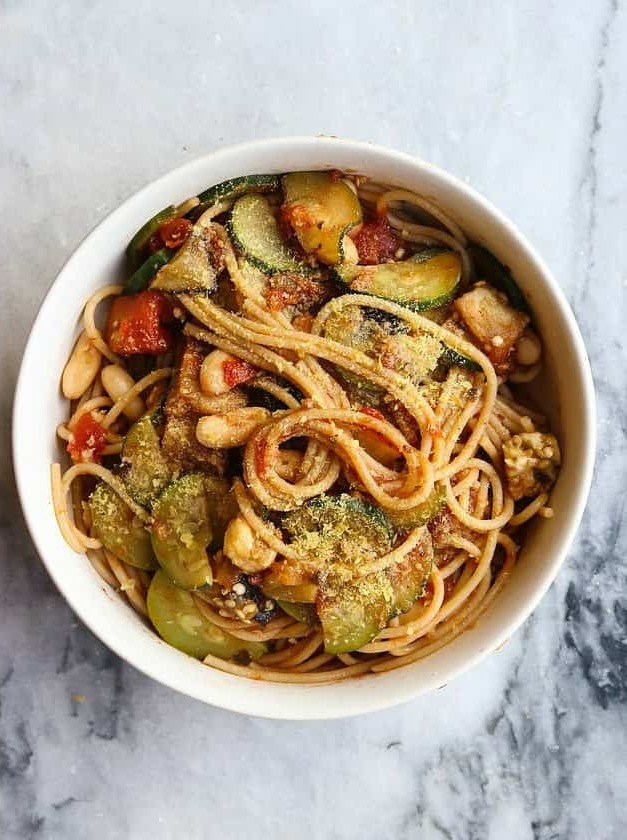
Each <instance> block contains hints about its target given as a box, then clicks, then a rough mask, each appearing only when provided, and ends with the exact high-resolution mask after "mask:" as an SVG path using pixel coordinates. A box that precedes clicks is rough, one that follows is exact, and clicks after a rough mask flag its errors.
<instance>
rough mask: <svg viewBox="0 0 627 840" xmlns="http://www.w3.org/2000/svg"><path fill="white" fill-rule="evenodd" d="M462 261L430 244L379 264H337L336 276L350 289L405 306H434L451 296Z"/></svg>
mask: <svg viewBox="0 0 627 840" xmlns="http://www.w3.org/2000/svg"><path fill="white" fill-rule="evenodd" d="M461 272H462V262H461V258H460V256H459V254H458V253H457V252H456V251H442V250H438V249H434V248H430V249H427V250H425V251H420V252H419V253H418V254H415V255H414V256H413V257H410V258H409V259H408V260H403V261H402V262H395V263H381V264H380V265H367V266H364V265H346V264H345V265H341V266H339V267H338V268H336V270H335V273H336V275H337V277H338V278H339V279H340V280H341V281H342V282H343V283H345V284H346V285H347V286H348V287H349V288H350V290H351V291H352V292H361V293H363V294H368V295H374V296H375V297H381V298H385V299H386V300H393V301H396V302H397V303H400V304H402V305H403V306H407V307H408V308H409V309H413V310H415V311H421V310H423V309H435V308H436V307H438V306H441V305H442V304H443V303H446V302H447V301H449V300H451V299H452V298H453V297H454V295H455V291H456V290H457V287H458V285H459V281H460V279H461Z"/></svg>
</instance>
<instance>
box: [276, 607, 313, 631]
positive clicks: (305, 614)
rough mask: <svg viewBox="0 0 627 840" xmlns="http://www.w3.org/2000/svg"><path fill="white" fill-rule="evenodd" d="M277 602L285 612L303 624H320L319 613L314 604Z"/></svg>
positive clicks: (311, 625)
mask: <svg viewBox="0 0 627 840" xmlns="http://www.w3.org/2000/svg"><path fill="white" fill-rule="evenodd" d="M277 604H278V605H279V607H281V609H282V610H283V612H284V613H286V614H287V615H289V616H290V617H291V618H295V619H296V621H300V623H301V624H308V625H309V626H310V627H313V626H314V625H315V624H318V614H317V612H316V609H315V607H314V606H313V604H299V603H293V602H292V601H277Z"/></svg>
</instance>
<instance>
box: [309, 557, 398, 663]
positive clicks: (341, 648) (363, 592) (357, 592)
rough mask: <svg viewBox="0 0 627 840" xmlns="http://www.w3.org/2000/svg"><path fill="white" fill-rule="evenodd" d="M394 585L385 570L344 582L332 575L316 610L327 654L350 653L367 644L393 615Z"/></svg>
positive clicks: (322, 586) (322, 588) (322, 591)
mask: <svg viewBox="0 0 627 840" xmlns="http://www.w3.org/2000/svg"><path fill="white" fill-rule="evenodd" d="M392 601H393V593H392V584H391V583H390V580H389V578H388V576H387V575H386V574H385V572H379V573H377V574H374V575H368V576H367V577H363V578H353V579H352V580H349V581H345V580H343V579H342V576H340V577H339V578H336V577H335V576H334V575H329V576H328V577H327V578H326V580H325V581H324V583H323V584H322V585H321V587H320V596H319V598H318V601H317V603H316V609H317V612H318V617H319V619H320V623H321V624H322V636H323V639H324V649H325V652H326V653H335V654H337V653H350V651H353V650H358V649H359V648H360V647H363V645H365V644H368V642H369V641H371V639H373V638H374V636H376V635H377V633H378V632H379V630H381V629H383V627H385V625H386V624H387V622H388V619H389V617H390V611H391V608H392Z"/></svg>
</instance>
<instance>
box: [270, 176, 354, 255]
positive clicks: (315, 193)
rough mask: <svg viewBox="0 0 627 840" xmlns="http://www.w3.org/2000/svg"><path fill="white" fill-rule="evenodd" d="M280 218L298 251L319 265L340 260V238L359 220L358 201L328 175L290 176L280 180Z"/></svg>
mask: <svg viewBox="0 0 627 840" xmlns="http://www.w3.org/2000/svg"><path fill="white" fill-rule="evenodd" d="M283 190H284V192H285V203H284V205H283V208H282V214H283V218H284V219H285V220H286V221H287V222H288V223H289V225H290V226H291V227H292V229H293V230H294V233H295V234H296V238H297V239H298V241H299V242H300V245H301V247H302V248H303V250H304V251H306V252H307V253H308V254H312V255H313V256H315V257H316V259H318V260H319V261H320V262H322V263H326V264H327V265H337V264H338V263H340V262H342V260H343V259H344V250H343V238H344V236H345V235H346V234H347V233H348V231H349V230H351V228H353V227H355V225H357V224H359V223H360V222H361V219H362V213H361V205H360V203H359V199H358V198H357V196H356V195H355V193H354V192H353V191H352V190H351V188H350V187H349V186H348V184H346V183H345V182H344V181H342V180H340V179H337V178H334V177H333V176H332V175H331V174H330V173H329V172H293V173H291V174H290V175H285V176H284V178H283Z"/></svg>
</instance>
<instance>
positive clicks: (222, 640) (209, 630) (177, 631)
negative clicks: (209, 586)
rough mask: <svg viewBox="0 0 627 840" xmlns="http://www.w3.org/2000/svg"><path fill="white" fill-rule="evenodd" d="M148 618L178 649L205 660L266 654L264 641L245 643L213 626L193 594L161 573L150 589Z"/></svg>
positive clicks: (157, 574) (170, 643)
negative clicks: (212, 657) (215, 657)
mask: <svg viewBox="0 0 627 840" xmlns="http://www.w3.org/2000/svg"><path fill="white" fill-rule="evenodd" d="M146 603H147V606H148V615H149V617H150V620H151V621H152V623H153V625H154V626H155V629H156V630H157V632H158V633H159V635H160V636H161V638H162V639H163V640H164V641H166V642H167V643H168V644H169V645H172V646H173V647H175V648H177V650H180V651H182V652H183V653H187V654H189V655H190V656H195V657H196V658H197V659H204V658H205V656H208V655H209V654H211V655H212V656H217V657H219V658H220V659H234V658H237V659H243V658H246V659H248V660H255V659H259V657H260V656H263V654H264V653H266V652H267V646H266V645H265V644H264V643H263V642H254V641H243V640H242V639H237V638H236V637H235V636H232V635H231V634H230V633H227V632H226V631H225V630H221V629H220V628H219V627H216V625H215V624H212V623H211V622H210V621H209V620H208V619H207V618H206V617H205V615H204V614H203V613H202V612H201V611H200V609H199V608H198V606H196V602H195V601H194V597H193V595H191V594H190V593H189V592H185V590H183V589H180V588H179V587H177V586H175V584H173V583H172V581H171V580H170V579H169V578H168V576H167V575H166V574H165V572H163V571H158V572H157V573H156V574H155V576H154V577H153V579H152V582H151V584H150V588H149V589H148V598H147V602H146Z"/></svg>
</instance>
